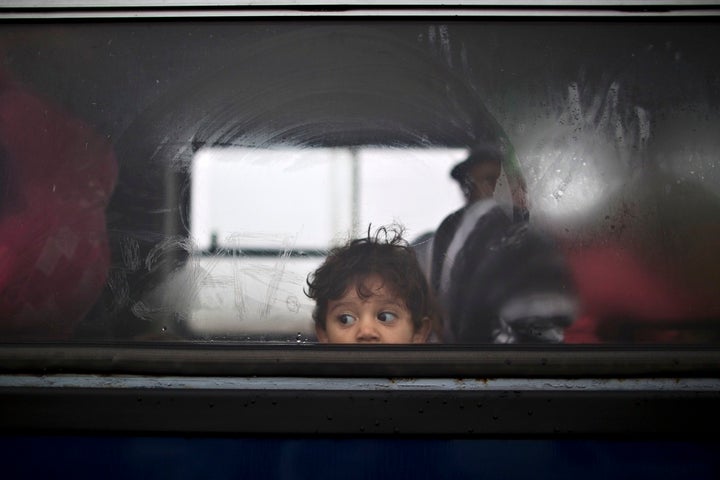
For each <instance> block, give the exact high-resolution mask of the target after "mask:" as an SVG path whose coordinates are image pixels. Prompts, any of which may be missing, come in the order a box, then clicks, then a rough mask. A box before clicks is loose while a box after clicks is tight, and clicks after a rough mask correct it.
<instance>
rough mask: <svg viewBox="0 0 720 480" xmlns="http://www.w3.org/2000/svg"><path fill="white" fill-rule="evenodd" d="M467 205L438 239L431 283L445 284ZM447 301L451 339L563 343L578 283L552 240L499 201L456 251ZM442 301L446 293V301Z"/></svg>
mask: <svg viewBox="0 0 720 480" xmlns="http://www.w3.org/2000/svg"><path fill="white" fill-rule="evenodd" d="M465 210H466V209H465V208H463V209H461V210H458V211H457V212H454V213H452V214H450V215H449V216H448V217H447V218H446V219H445V220H444V221H443V222H442V223H441V225H440V227H439V228H438V230H437V232H436V234H435V240H434V249H433V262H432V271H431V283H432V286H433V288H434V290H435V291H436V292H438V291H439V287H440V276H441V271H442V265H443V261H444V260H445V256H446V254H447V251H448V247H449V246H450V243H451V242H452V239H453V237H454V235H455V233H456V232H457V230H458V228H459V226H460V224H461V222H462V218H463V214H464V212H465ZM443 299H444V302H443V303H444V304H443V305H441V306H442V308H443V312H444V314H445V315H444V318H445V322H446V325H447V328H446V334H447V336H448V337H449V338H447V339H446V341H455V342H461V343H493V342H494V343H520V342H556V341H561V340H562V328H563V327H564V326H566V325H568V324H569V323H570V322H571V321H572V319H573V316H574V288H573V285H572V277H571V275H570V272H569V271H568V269H567V267H566V265H565V262H564V259H563V257H562V255H561V254H560V252H559V251H558V250H557V249H556V248H555V246H554V244H553V242H552V241H551V240H550V239H549V238H548V237H547V236H544V235H541V234H540V233H539V232H536V231H534V230H533V229H531V228H530V226H529V225H528V223H527V222H520V223H513V222H512V221H511V220H510V218H509V217H508V216H507V215H506V214H505V212H504V211H503V210H502V209H501V208H500V207H497V206H496V207H494V208H492V209H491V210H490V211H488V212H487V213H486V214H485V215H483V216H482V217H480V218H479V219H478V221H477V223H476V224H475V226H474V227H473V230H472V232H471V233H470V235H469V236H468V237H467V239H466V241H465V243H464V245H463V247H462V248H461V249H460V251H459V252H458V253H457V256H456V258H455V261H454V266H453V269H452V271H451V274H450V284H449V287H448V288H447V293H446V295H445V296H444V297H443ZM441 300H442V299H441Z"/></svg>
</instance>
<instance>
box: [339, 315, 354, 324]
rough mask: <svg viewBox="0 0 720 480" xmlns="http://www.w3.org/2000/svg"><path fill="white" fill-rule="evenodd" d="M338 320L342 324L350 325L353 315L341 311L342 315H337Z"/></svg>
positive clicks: (352, 321)
mask: <svg viewBox="0 0 720 480" xmlns="http://www.w3.org/2000/svg"><path fill="white" fill-rule="evenodd" d="M338 321H339V322H340V323H341V324H343V325H352V324H353V323H355V317H353V316H352V315H349V314H347V313H343V314H342V315H339V316H338Z"/></svg>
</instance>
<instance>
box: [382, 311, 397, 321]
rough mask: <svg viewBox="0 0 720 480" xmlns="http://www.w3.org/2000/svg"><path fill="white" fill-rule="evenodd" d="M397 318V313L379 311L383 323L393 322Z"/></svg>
mask: <svg viewBox="0 0 720 480" xmlns="http://www.w3.org/2000/svg"><path fill="white" fill-rule="evenodd" d="M396 318H398V317H397V315H395V314H394V313H392V312H380V313H378V316H377V319H378V320H380V321H381V322H383V323H388V322H392V321H393V320H395V319H396Z"/></svg>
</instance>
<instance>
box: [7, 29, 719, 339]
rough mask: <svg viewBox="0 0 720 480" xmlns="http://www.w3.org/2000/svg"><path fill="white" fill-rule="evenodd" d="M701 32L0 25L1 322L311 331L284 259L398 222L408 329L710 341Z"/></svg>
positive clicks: (706, 96)
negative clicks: (412, 319)
mask: <svg viewBox="0 0 720 480" xmlns="http://www.w3.org/2000/svg"><path fill="white" fill-rule="evenodd" d="M719 31H720V30H718V29H717V25H716V22H715V21H714V20H712V19H703V20H694V21H684V20H681V19H666V21H663V22H653V21H641V20H639V19H638V20H637V21H635V20H628V21H623V22H615V21H612V20H605V21H602V22H599V21H593V20H591V19H581V18H575V19H573V18H568V19H565V20H562V21H551V20H547V19H545V20H540V19H534V20H532V21H519V20H517V21H514V20H509V19H504V20H499V19H491V20H487V19H481V18H473V19H465V20H463V19H453V20H448V21H442V20H437V21H435V20H432V21H431V20H427V19H401V18H398V19H395V20H392V21H391V20H375V21H372V22H370V21H360V20H343V21H335V20H330V19H324V20H323V21H322V22H317V21H315V20H308V19H304V20H287V21H283V22H279V21H274V20H268V19H264V20H258V19H236V20H188V19H185V20H173V21H163V22H154V21H143V22H137V21H133V20H124V21H105V22H102V23H100V22H95V21H93V20H82V21H75V22H72V23H62V22H50V21H45V22H36V23H33V22H32V21H27V22H25V23H14V24H11V23H4V24H2V25H0V46H1V47H2V49H0V55H2V59H3V62H2V67H0V188H1V189H2V190H1V192H2V195H1V197H0V229H1V230H2V235H0V238H2V239H3V240H2V241H0V317H2V321H0V340H2V341H8V342H12V341H31V342H32V341H47V340H62V341H68V340H98V341H114V340H133V341H145V340H153V341H156V340H173V341H178V340H179V341H184V340H188V341H196V340H216V341H219V340H251V341H259V340H261V341H281V342H286V343H296V342H297V341H300V342H305V341H314V340H316V338H315V333H316V330H315V327H314V325H313V319H312V311H313V308H314V301H312V300H311V299H309V298H308V297H307V296H306V294H305V292H306V291H307V290H306V287H307V283H306V281H307V279H308V275H309V274H311V273H312V272H313V271H314V270H315V269H316V268H317V267H318V266H319V265H321V264H322V263H323V261H324V260H325V258H326V256H327V254H328V251H330V250H331V249H332V248H334V247H337V246H340V245H343V244H344V243H345V242H347V241H348V240H350V239H353V238H358V237H363V236H367V235H368V232H372V231H373V229H374V228H378V227H382V226H387V225H402V227H403V228H404V237H405V240H406V241H407V242H408V244H410V245H411V248H412V249H413V251H414V252H415V254H416V255H417V257H418V260H419V262H420V268H421V269H422V271H423V275H425V278H426V282H427V284H428V285H429V288H430V291H431V292H433V295H434V296H436V297H437V304H438V310H437V311H438V312H439V313H438V315H437V317H438V321H439V322H438V323H437V324H436V325H435V327H434V330H433V331H432V333H431V334H430V335H428V337H427V339H428V341H431V342H456V343H476V344H482V343H526V342H532V343H538V342H539V343H566V344H570V343H590V344H597V343H623V344H637V343H663V344H665V343H701V344H713V343H717V341H718V333H719V332H720V330H718V328H717V327H716V326H715V322H716V319H717V316H718V314H719V313H720V303H719V301H718V299H719V298H720V295H718V293H720V292H718V285H720V277H719V275H720V274H719V273H718V271H719V270H718V269H717V268H716V267H717V265H718V263H719V261H720V258H719V257H718V256H719V255H720V253H718V249H717V248H716V247H715V245H716V243H717V238H718V237H719V236H720V220H719V219H720V198H719V197H720V168H719V167H718V165H719V163H718V156H717V152H718V151H719V150H720V140H719V137H718V135H717V134H716V132H717V125H718V122H719V121H720V118H719V116H720V113H719V108H720V80H719V79H720V61H719V60H718V59H717V55H715V54H714V53H713V51H712V45H714V44H715V43H717V42H715V41H714V40H717V37H718V32H719ZM493 162H494V163H493ZM478 165H480V166H482V168H479V169H476V167H477V166H478ZM440 320H441V321H440ZM414 326H415V327H417V325H415V324H414Z"/></svg>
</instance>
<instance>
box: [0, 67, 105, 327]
mask: <svg viewBox="0 0 720 480" xmlns="http://www.w3.org/2000/svg"><path fill="white" fill-rule="evenodd" d="M0 158H2V160H1V161H2V172H3V176H4V178H5V180H4V182H3V188H4V189H5V191H4V192H2V198H0V339H3V340H14V339H33V340H39V339H64V338H68V337H69V336H70V335H71V333H72V331H73V329H74V327H75V326H76V325H77V323H78V322H79V321H80V320H81V319H82V318H83V316H84V315H85V314H86V313H87V311H88V310H89V309H90V308H91V307H92V305H93V304H94V303H95V301H96V300H97V298H98V296H99V294H100V292H101V290H102V288H103V285H104V283H105V279H106V275H107V272H108V268H109V264H110V254H109V247H108V240H107V231H106V222H105V207H106V205H107V203H108V200H109V198H110V195H111V193H112V190H113V187H114V184H115V180H116V176H117V164H116V161H115V157H114V155H113V152H112V150H111V148H110V145H109V143H108V142H107V141H106V140H105V139H103V138H101V137H99V136H98V135H97V134H96V133H95V132H93V131H92V130H91V129H90V128H89V127H88V126H87V125H85V124H83V123H82V122H80V121H78V120H76V119H73V118H71V117H69V116H68V115H66V114H64V113H63V112H61V111H59V110H58V109H57V108H55V107H53V106H51V105H49V104H48V103H46V102H43V101H41V100H40V99H38V98H37V97H35V96H33V95H31V94H30V93H28V92H27V91H25V90H23V89H22V88H19V87H17V86H15V85H13V84H11V83H10V82H9V81H7V80H6V79H0Z"/></svg>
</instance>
